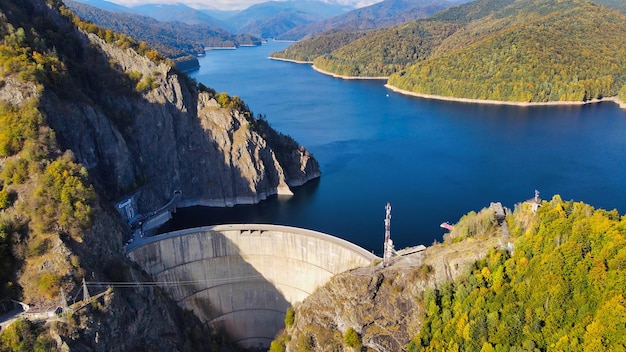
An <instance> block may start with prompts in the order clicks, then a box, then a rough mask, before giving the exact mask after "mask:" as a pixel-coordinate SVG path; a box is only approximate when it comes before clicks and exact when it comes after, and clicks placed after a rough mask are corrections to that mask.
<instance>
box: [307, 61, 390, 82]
mask: <svg viewBox="0 0 626 352" xmlns="http://www.w3.org/2000/svg"><path fill="white" fill-rule="evenodd" d="M311 67H313V69H314V70H315V71H317V72H319V73H322V74H325V75H328V76H332V77H335V78H341V79H373V80H387V79H389V77H382V76H381V77H357V76H344V75H338V74H336V73H332V72H328V71H324V70H322V69H321V68H319V67H315V65H312V66H311Z"/></svg>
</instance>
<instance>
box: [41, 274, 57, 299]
mask: <svg viewBox="0 0 626 352" xmlns="http://www.w3.org/2000/svg"><path fill="white" fill-rule="evenodd" d="M60 284H61V277H60V276H59V275H57V274H54V273H45V274H43V275H41V276H40V277H39V279H37V288H38V289H39V291H40V292H41V293H42V294H43V295H45V296H46V297H48V298H53V297H55V296H56V295H57V293H58V291H59V285H60Z"/></svg>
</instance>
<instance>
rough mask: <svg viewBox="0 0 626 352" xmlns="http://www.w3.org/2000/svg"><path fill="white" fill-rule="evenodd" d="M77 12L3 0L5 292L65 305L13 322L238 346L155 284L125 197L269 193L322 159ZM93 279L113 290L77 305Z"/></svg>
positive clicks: (49, 1) (0, 257) (74, 342)
mask: <svg viewBox="0 0 626 352" xmlns="http://www.w3.org/2000/svg"><path fill="white" fill-rule="evenodd" d="M72 20H74V21H76V19H75V18H74V19H73V18H72V14H71V13H69V11H67V10H66V9H64V7H63V5H62V2H61V1H57V0H46V1H43V0H10V1H2V2H0V38H3V39H4V40H2V41H0V120H1V121H2V124H1V125H0V127H2V128H0V135H1V137H0V140H1V142H0V144H2V146H3V147H2V151H1V153H2V158H1V159H0V186H1V189H0V195H1V196H2V197H0V198H1V199H0V200H1V202H0V203H1V204H0V261H1V264H0V295H1V296H2V298H3V299H4V298H7V297H8V298H11V299H15V300H19V301H22V302H24V303H26V304H29V305H30V307H31V312H34V311H36V310H41V311H42V313H43V314H48V313H51V312H53V311H58V309H57V307H61V308H63V311H64V312H65V314H63V315H62V316H60V317H57V316H54V318H53V319H49V321H48V324H46V325H45V327H44V326H43V324H34V325H31V326H30V327H29V325H24V324H22V325H20V324H14V325H12V326H11V329H17V331H14V333H13V335H14V336H18V337H20V338H24V339H27V338H30V339H31V341H25V340H24V341H21V342H20V341H17V340H16V341H13V342H16V343H18V342H19V343H20V344H21V345H20V346H22V347H20V348H22V349H26V350H28V349H29V348H33V349H34V347H33V346H34V343H35V341H34V339H35V338H37V343H39V346H40V347H41V346H44V345H45V346H47V347H45V348H44V349H45V350H55V348H56V350H76V351H87V350H89V351H145V350H165V351H197V350H218V348H226V349H227V350H229V349H232V348H234V347H233V346H232V344H230V343H229V342H228V338H227V337H226V335H225V334H223V333H220V332H214V331H210V329H208V328H207V327H206V326H205V325H203V324H202V323H200V322H199V320H198V319H197V318H196V317H195V316H193V314H191V313H189V312H184V311H182V310H181V309H180V308H179V307H178V306H177V305H176V303H175V302H172V300H171V299H170V298H169V297H168V296H167V295H166V294H163V293H162V291H161V290H160V289H157V288H154V287H153V286H151V285H150V284H149V283H146V282H149V281H150V280H151V279H150V278H149V277H148V276H146V275H144V274H143V273H142V272H141V270H139V269H138V268H136V267H134V266H133V264H132V263H131V262H130V261H129V260H128V259H127V258H126V257H125V255H124V249H123V244H124V241H125V240H126V239H127V238H128V233H126V231H125V230H124V228H123V226H122V224H123V223H122V221H121V219H120V217H119V215H118V214H117V213H116V211H115V210H114V208H113V202H112V201H115V200H117V199H119V198H120V197H121V196H123V195H126V194H129V193H132V194H133V195H135V197H136V199H137V200H138V201H139V202H138V203H139V204H138V205H139V211H145V210H153V209H154V208H155V207H157V206H159V205H161V204H163V203H164V202H165V201H167V200H168V199H169V198H170V197H171V195H172V192H173V190H182V192H183V198H182V205H192V204H211V205H221V206H225V205H232V204H236V203H252V202H258V201H259V200H261V199H264V198H265V197H267V196H268V195H271V194H275V193H289V192H290V187H291V186H297V185H301V184H303V183H305V182H307V181H308V180H310V179H312V178H315V177H318V176H319V168H318V164H317V162H316V161H315V159H314V158H313V157H312V156H311V155H310V154H309V153H308V152H307V150H306V149H305V148H304V147H301V146H299V145H298V144H297V143H296V142H295V141H293V139H291V138H290V137H288V136H284V135H282V134H280V133H278V132H276V131H274V130H272V129H271V128H270V127H269V125H268V124H267V122H266V121H263V120H257V119H255V118H254V117H253V115H252V113H251V112H250V111H249V110H248V109H247V107H246V106H245V104H243V102H241V101H240V100H238V99H237V98H235V97H229V96H227V95H226V94H217V93H216V92H214V91H212V90H211V89H209V88H206V87H204V86H200V87H198V86H197V85H196V83H195V82H193V81H192V80H190V79H189V78H188V77H187V76H185V75H184V74H181V73H179V72H178V71H177V70H176V69H174V68H172V67H171V66H170V65H168V64H167V62H166V60H164V59H163V58H162V57H161V56H160V55H159V54H158V53H156V52H154V51H151V50H150V49H149V48H145V47H142V46H141V45H139V44H138V43H136V42H133V40H132V39H130V38H128V37H125V36H121V35H116V34H113V33H106V35H103V36H98V35H96V34H102V33H98V28H96V27H93V26H92V25H91V26H89V25H85V24H84V23H83V24H82V25H85V27H81V28H82V29H78V27H77V24H76V22H72ZM86 28H88V29H86ZM140 52H141V55H140V54H139V53H140ZM83 166H84V168H83ZM83 191H84V192H83ZM80 194H82V195H87V196H86V197H83V196H82V195H80ZM76 196H78V197H76ZM79 217H80V220H78V218H79ZM83 279H85V280H86V281H87V285H88V289H89V292H90V294H91V295H97V294H99V293H103V292H107V293H106V294H104V295H103V296H101V297H100V298H98V299H97V300H96V301H85V302H83V303H89V304H87V305H84V306H81V307H80V308H78V307H77V306H73V307H64V306H65V302H67V303H69V304H72V303H73V302H74V301H76V302H81V300H82V297H83V296H82V295H83V293H84V289H83V288H82V287H81V285H80V283H81V281H82V280H83ZM108 286H111V287H112V289H111V290H110V291H109V290H107V287H108ZM64 298H65V299H66V300H65V301H64ZM74 309H75V310H74ZM14 326H18V327H14ZM19 326H21V327H22V328H20V327H19ZM24 326H26V331H24V330H23V328H24ZM20 329H22V330H20ZM4 331H9V330H5V329H3V332H2V334H4ZM10 331H13V330H10ZM9 334H10V333H9ZM7 341H8V340H5V339H4V338H2V339H0V350H4V349H10V347H9V346H8V345H5V342H7ZM13 342H9V343H13ZM24 346H26V347H24ZM29 346H30V347H29ZM220 350H222V349H220Z"/></svg>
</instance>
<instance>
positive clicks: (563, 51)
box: [274, 0, 626, 103]
mask: <svg viewBox="0 0 626 352" xmlns="http://www.w3.org/2000/svg"><path fill="white" fill-rule="evenodd" d="M598 2H603V3H604V1H598ZM606 5H609V6H610V5H613V4H612V3H610V2H607V3H606ZM320 38H322V37H320ZM320 38H312V39H308V40H304V41H302V42H299V43H298V44H297V45H294V47H293V48H291V47H290V48H287V49H286V50H285V51H283V52H281V53H275V54H274V55H275V56H279V57H284V58H290V57H306V59H307V60H305V61H313V63H314V65H315V66H316V67H317V68H319V69H320V70H323V71H327V72H330V73H333V74H337V75H344V76H355V77H362V76H363V77H364V76H388V77H389V80H388V84H389V85H390V86H393V87H395V88H398V89H400V90H402V91H406V92H411V93H417V94H423V95H432V96H442V97H447V98H460V99H474V100H486V101H493V102H498V101H511V102H520V103H535V102H537V103H546V102H588V101H593V100H598V99H603V98H607V97H616V98H619V99H620V100H622V101H623V100H624V99H625V98H626V88H625V87H626V64H625V62H626V49H625V48H626V15H624V13H622V12H620V11H618V10H616V9H613V8H610V7H607V6H604V5H600V4H597V3H595V2H590V1H584V0H565V1H553V0H514V1H513V0H511V1H502V2H493V1H487V0H478V1H474V2H471V3H467V4H463V5H459V6H455V7H451V8H449V9H446V10H444V11H441V12H439V13H437V14H435V15H433V16H432V17H430V18H428V19H424V20H418V21H413V22H409V23H406V24H404V25H400V26H396V27H391V28H386V29H380V30H376V31H371V32H368V33H366V34H365V35H361V36H359V37H349V36H348V35H345V34H344V35H343V37H342V38H343V39H344V40H343V41H342V42H340V43H339V41H338V44H339V45H332V44H328V45H320V42H321V40H320ZM328 38H329V37H328V36H326V40H328ZM346 41H349V42H348V43H347V44H344V43H345V42H346ZM322 43H323V42H322ZM314 55H317V56H315V57H312V56H314Z"/></svg>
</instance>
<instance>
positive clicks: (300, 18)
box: [225, 1, 349, 37]
mask: <svg viewBox="0 0 626 352" xmlns="http://www.w3.org/2000/svg"><path fill="white" fill-rule="evenodd" d="M348 10H349V8H348V7H346V6H341V5H335V4H328V3H325V2H321V1H269V2H264V3H261V4H257V5H253V6H250V7H249V8H247V9H246V10H243V11H241V12H239V13H237V14H236V15H234V16H232V17H230V18H228V19H226V20H225V22H226V23H227V24H228V25H230V26H231V27H232V28H234V29H235V31H237V32H238V33H250V34H253V35H261V36H264V37H274V36H277V35H279V34H282V33H284V32H286V31H288V30H290V29H292V28H295V27H297V26H299V25H303V24H306V23H311V22H315V21H319V20H321V19H324V18H328V17H332V16H336V15H338V14H341V13H344V12H346V11H348Z"/></svg>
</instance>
